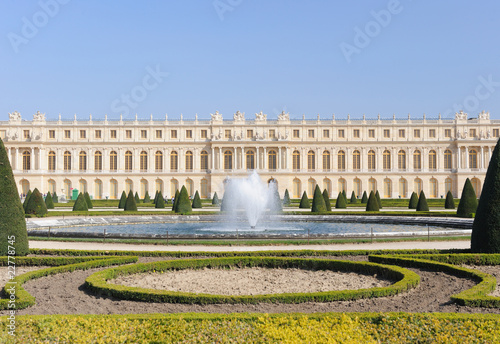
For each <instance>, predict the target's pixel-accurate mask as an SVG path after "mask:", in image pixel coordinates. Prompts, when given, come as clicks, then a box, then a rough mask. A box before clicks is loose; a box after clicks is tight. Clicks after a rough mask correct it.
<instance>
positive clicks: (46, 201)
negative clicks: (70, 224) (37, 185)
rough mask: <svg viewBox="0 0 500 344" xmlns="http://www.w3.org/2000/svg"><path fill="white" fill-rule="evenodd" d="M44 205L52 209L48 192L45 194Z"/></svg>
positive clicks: (52, 203)
mask: <svg viewBox="0 0 500 344" xmlns="http://www.w3.org/2000/svg"><path fill="white" fill-rule="evenodd" d="M45 206H47V209H54V202H53V201H52V195H51V194H50V192H47V196H45Z"/></svg>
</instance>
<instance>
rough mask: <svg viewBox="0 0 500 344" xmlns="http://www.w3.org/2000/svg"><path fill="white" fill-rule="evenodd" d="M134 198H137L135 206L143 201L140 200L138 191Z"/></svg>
mask: <svg viewBox="0 0 500 344" xmlns="http://www.w3.org/2000/svg"><path fill="white" fill-rule="evenodd" d="M134 198H135V204H136V205H137V204H139V203H140V202H141V199H140V198H139V194H138V193H137V191H136V192H135V195H134Z"/></svg>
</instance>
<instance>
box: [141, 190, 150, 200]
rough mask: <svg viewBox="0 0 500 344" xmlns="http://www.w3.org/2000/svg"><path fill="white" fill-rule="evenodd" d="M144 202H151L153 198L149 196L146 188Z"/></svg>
mask: <svg viewBox="0 0 500 344" xmlns="http://www.w3.org/2000/svg"><path fill="white" fill-rule="evenodd" d="M142 203H151V198H150V197H149V193H148V191H147V190H146V194H145V195H144V199H143V200H142Z"/></svg>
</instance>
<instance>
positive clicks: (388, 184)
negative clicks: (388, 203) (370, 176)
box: [384, 178, 392, 198]
mask: <svg viewBox="0 0 500 344" xmlns="http://www.w3.org/2000/svg"><path fill="white" fill-rule="evenodd" d="M384 197H385V198H391V197H392V180H390V179H389V178H385V179H384Z"/></svg>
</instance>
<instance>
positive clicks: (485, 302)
mask: <svg viewBox="0 0 500 344" xmlns="http://www.w3.org/2000/svg"><path fill="white" fill-rule="evenodd" d="M478 256H481V255H478V254H470V255H467V256H464V257H463V258H459V257H453V258H454V259H452V258H450V257H451V256H448V257H447V256H443V257H439V256H435V255H431V256H423V257H422V258H425V259H419V258H420V257H418V256H417V257H408V256H403V257H395V256H375V255H373V256H369V257H368V258H369V260H370V261H371V262H376V263H380V264H396V265H398V266H405V267H417V268H423V269H432V270H433V271H441V272H446V273H449V274H451V275H454V276H457V277H463V278H470V279H472V280H474V281H476V282H479V283H478V284H477V285H475V286H474V287H472V288H470V289H467V290H464V291H462V292H460V293H458V294H455V295H452V296H451V297H450V298H451V300H452V301H454V302H456V303H458V304H459V305H462V306H470V307H488V308H498V307H500V297H494V296H488V294H489V293H491V292H492V291H494V290H495V289H496V286H497V280H496V278H495V277H494V276H492V275H490V274H487V273H484V272H481V271H478V270H473V269H467V268H463V267H459V266H456V265H452V264H448V263H442V262H437V261H434V260H432V259H433V258H434V259H436V260H447V259H448V260H450V259H451V260H454V261H457V262H458V261H460V264H465V263H474V262H475V261H476V260H477V257H478ZM488 256H494V255H488ZM488 258H491V257H488ZM493 259H494V260H495V261H498V259H499V258H498V257H496V258H493ZM479 261H481V260H479ZM483 261H486V259H485V260H483ZM490 261H493V260H491V259H490Z"/></svg>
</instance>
